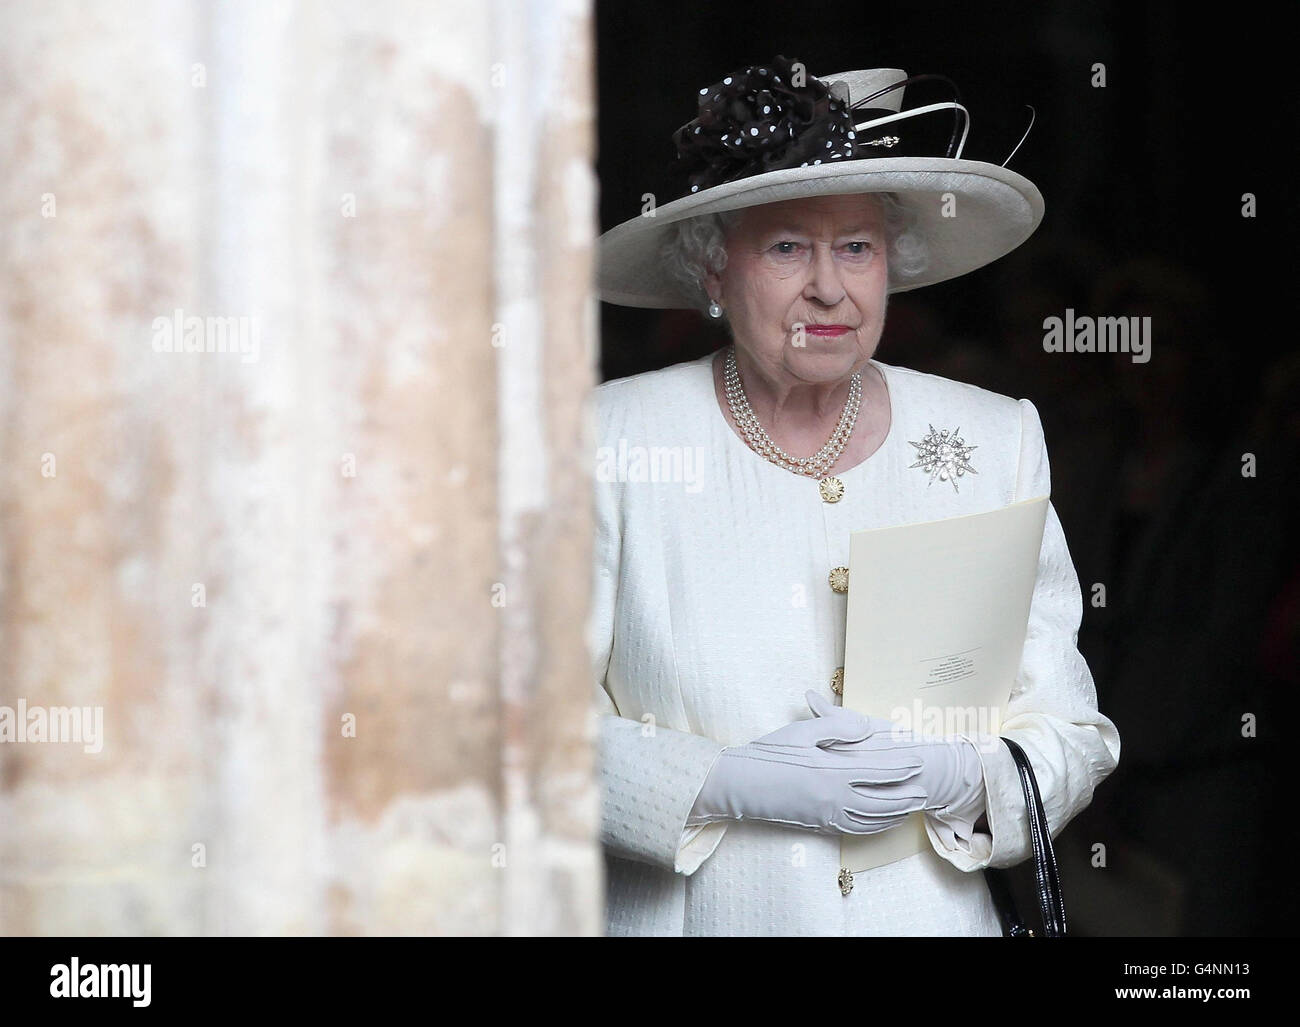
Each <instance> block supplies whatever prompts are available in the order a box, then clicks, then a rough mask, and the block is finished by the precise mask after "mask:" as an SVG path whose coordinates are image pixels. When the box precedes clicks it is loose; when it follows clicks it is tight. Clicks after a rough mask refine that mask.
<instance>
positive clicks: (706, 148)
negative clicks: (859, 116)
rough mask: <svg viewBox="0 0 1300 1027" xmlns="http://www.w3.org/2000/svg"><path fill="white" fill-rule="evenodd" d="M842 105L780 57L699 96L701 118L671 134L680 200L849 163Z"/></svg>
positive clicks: (847, 121)
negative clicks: (738, 182) (736, 182)
mask: <svg viewBox="0 0 1300 1027" xmlns="http://www.w3.org/2000/svg"><path fill="white" fill-rule="evenodd" d="M855 137H856V132H855V131H854V125H853V117H852V115H850V113H849V108H848V104H847V103H846V102H845V100H844V99H842V98H840V97H836V96H835V95H834V94H832V92H831V90H830V87H829V86H827V85H826V83H825V82H822V81H821V80H820V79H817V78H814V77H813V76H812V75H810V74H808V72H807V71H806V70H804V67H803V65H802V64H800V63H798V62H797V61H791V60H789V59H788V58H785V57H780V56H778V57H777V58H776V59H775V60H773V61H771V62H770V63H768V64H761V65H751V66H750V67H748V68H742V69H740V70H739V71H736V72H733V73H732V74H730V75H728V76H727V77H726V78H724V79H723V80H722V81H721V82H716V83H714V84H713V85H712V86H709V87H708V88H706V89H701V90H700V94H699V114H698V115H697V116H696V118H695V119H694V120H693V121H690V122H688V123H687V124H685V125H683V126H682V127H681V128H679V129H678V130H677V131H676V132H675V133H673V144H674V145H675V146H676V147H677V159H676V160H675V161H674V162H673V164H672V166H671V168H670V172H671V174H672V175H673V176H674V179H675V182H676V183H677V184H678V185H679V188H680V191H681V192H682V193H683V194H690V193H694V192H698V191H700V190H701V189H708V188H710V187H712V186H715V185H719V184H721V183H723V182H730V181H732V180H733V179H737V178H748V177H749V176H750V175H758V174H763V173H764V172H767V171H777V170H779V169H781V168H793V167H799V166H800V165H802V164H821V163H822V162H824V161H831V160H842V159H844V158H845V157H846V156H847V157H852V155H853V152H854V148H855V144H856V138H855Z"/></svg>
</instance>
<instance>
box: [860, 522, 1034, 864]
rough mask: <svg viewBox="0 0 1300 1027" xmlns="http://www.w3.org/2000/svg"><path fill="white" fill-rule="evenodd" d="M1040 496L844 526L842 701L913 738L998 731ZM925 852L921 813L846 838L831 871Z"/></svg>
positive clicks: (1030, 586) (1021, 636) (1020, 626)
mask: <svg viewBox="0 0 1300 1027" xmlns="http://www.w3.org/2000/svg"><path fill="white" fill-rule="evenodd" d="M1047 504H1048V497H1046V496H1043V497H1041V498H1039V499H1027V500H1025V501H1023V502H1020V503H1013V504H1011V505H1010V506H1006V507H1003V508H1001V509H1000V510H992V511H990V512H988V513H982V514H970V515H967V516H962V517H949V518H947V519H945V520H941V521H929V522H926V523H922V524H904V525H900V526H898V527H893V528H879V529H876V530H871V531H857V532H854V533H853V534H852V536H851V538H850V547H849V596H848V615H847V631H846V635H845V645H844V691H843V701H844V705H845V706H846V707H848V708H849V709H853V710H857V711H858V712H860V713H865V714H868V715H869V716H874V717H884V718H886V719H887V720H892V721H896V722H898V723H899V724H901V725H902V726H904V727H905V728H907V729H909V730H911V731H914V732H919V733H922V734H932V735H945V734H964V733H968V732H972V731H978V732H980V733H983V734H991V735H997V734H998V733H999V726H1000V724H1001V722H1002V717H1003V714H1004V713H1005V711H1006V705H1007V701H1008V699H1010V697H1011V689H1012V686H1013V685H1014V684H1015V680H1016V675H1017V673H1018V672H1019V670H1020V659H1021V654H1022V652H1023V650H1024V644H1025V632H1026V629H1027V627H1028V622H1029V606H1030V603H1031V601H1032V600H1033V594H1034V581H1035V578H1036V577H1037V573H1038V554H1039V550H1040V548H1041V547H1042V541H1043V526H1044V523H1045V521H1046V517H1047ZM929 848H931V845H930V841H929V839H928V838H927V836H926V833H925V820H924V814H921V813H914V814H912V815H911V816H910V817H908V819H907V820H906V821H905V822H904V823H902V824H899V825H898V826H897V827H895V828H891V829H890V830H888V831H883V832H881V833H880V834H873V835H844V836H843V838H842V840H841V843H840V856H841V866H843V867H845V868H847V869H848V870H849V871H850V872H853V873H856V872H858V871H862V870H870V869H871V868H872V867H878V866H883V865H884V864H886V863H893V862H895V861H896V860H900V859H904V858H906V857H907V856H912V855H915V854H916V853H918V852H923V851H925V850H926V849H929Z"/></svg>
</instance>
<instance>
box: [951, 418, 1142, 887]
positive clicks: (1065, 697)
mask: <svg viewBox="0 0 1300 1027" xmlns="http://www.w3.org/2000/svg"><path fill="white" fill-rule="evenodd" d="M1019 402H1020V425H1021V440H1020V470H1019V476H1018V479H1017V483H1016V490H1015V500H1016V501H1017V502H1019V501H1021V500H1024V499H1033V498H1036V497H1038V496H1046V495H1050V494H1051V474H1050V470H1049V467H1048V460H1047V446H1046V442H1045V440H1044V438H1043V427H1042V422H1041V421H1040V420H1039V416H1038V411H1037V409H1035V407H1034V405H1033V404H1032V403H1031V402H1030V401H1029V400H1027V399H1022V400H1020V401H1019ZM1082 616H1083V599H1082V593H1081V592H1080V588H1079V576H1078V573H1077V572H1076V571H1075V568H1074V563H1073V561H1072V560H1071V559H1070V551H1069V548H1068V547H1067V546H1066V542H1065V533H1064V532H1063V530H1062V528H1061V522H1060V520H1059V519H1058V518H1057V515H1056V510H1055V509H1054V508H1053V507H1052V506H1051V504H1050V503H1049V504H1048V509H1047V523H1046V526H1045V528H1044V530H1043V545H1042V549H1041V551H1040V555H1039V561H1038V576H1037V579H1036V581H1035V584H1034V595H1033V600H1032V603H1031V605H1030V610H1029V627H1028V632H1027V634H1026V637H1025V649H1024V655H1023V657H1022V658H1021V663H1020V671H1019V673H1018V674H1017V675H1016V681H1015V685H1014V687H1013V689H1012V692H1011V699H1010V702H1009V703H1008V706H1007V711H1006V716H1005V718H1004V720H1003V722H1002V724H1001V730H1000V733H1001V734H1002V735H1004V736H1006V737H1007V738H1010V739H1011V740H1012V741H1015V742H1018V743H1020V745H1021V747H1022V748H1024V750H1025V753H1026V755H1028V757H1029V761H1030V764H1031V765H1032V766H1033V769H1034V776H1035V777H1036V778H1037V779H1038V788H1039V791H1040V793H1041V795H1042V799H1043V808H1044V810H1045V812H1046V814H1047V823H1048V828H1049V830H1050V831H1051V834H1052V837H1053V838H1055V837H1056V835H1057V834H1059V833H1060V831H1061V830H1062V829H1063V828H1064V827H1065V825H1066V824H1068V823H1069V822H1070V820H1071V819H1073V818H1074V817H1075V816H1077V815H1078V814H1079V813H1080V812H1081V811H1082V810H1083V809H1084V808H1086V807H1087V805H1088V804H1089V803H1090V802H1091V801H1092V795H1093V791H1094V789H1096V787H1097V785H1098V784H1099V783H1100V782H1101V781H1102V780H1103V779H1104V778H1106V776H1107V775H1109V774H1110V773H1111V772H1112V771H1113V770H1114V769H1115V767H1116V766H1117V765H1118V763H1119V750H1120V742H1119V732H1118V731H1116V729H1115V725H1114V724H1113V723H1111V721H1110V720H1108V719H1107V718H1106V717H1104V716H1103V715H1102V714H1101V713H1100V712H1099V711H1098V709H1097V690H1096V687H1095V685H1094V682H1093V678H1092V672H1091V671H1090V670H1089V669H1088V664H1087V662H1086V661H1085V660H1084V658H1083V655H1082V654H1081V653H1080V652H1079V649H1078V639H1079V625H1080V623H1081V619H1082ZM967 737H969V738H970V739H971V741H973V742H975V744H976V747H977V748H978V749H979V752H980V762H981V763H982V765H983V768H984V787H985V793H986V794H985V812H986V814H987V817H988V826H989V832H990V833H988V834H985V833H983V832H971V836H970V837H960V836H954V832H953V831H951V830H945V829H944V825H942V824H939V823H937V822H936V821H934V820H933V819H932V818H931V817H929V816H927V817H926V820H925V824H926V832H927V834H928V835H929V837H930V842H931V844H932V845H933V847H934V850H935V851H936V852H937V853H938V854H939V855H940V856H942V857H943V858H944V859H946V860H948V861H949V862H950V863H952V864H953V865H954V866H956V867H957V868H958V869H960V870H965V871H971V870H982V869H984V868H985V867H1008V866H1014V865H1015V864H1017V863H1020V862H1022V861H1024V860H1025V859H1028V858H1030V857H1031V856H1032V855H1033V848H1032V843H1031V842H1030V837H1029V820H1028V816H1027V813H1026V808H1025V798H1024V792H1023V791H1022V790H1021V786H1020V778H1019V775H1018V774H1017V772H1016V765H1015V762H1014V761H1013V760H1012V758H1011V754H1010V752H1008V750H1007V748H1006V746H1005V745H1003V744H1002V742H1001V741H999V739H998V737H997V736H996V735H994V736H985V735H978V734H970V735H968V736H967Z"/></svg>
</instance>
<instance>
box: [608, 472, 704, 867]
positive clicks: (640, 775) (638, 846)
mask: <svg viewBox="0 0 1300 1027" xmlns="http://www.w3.org/2000/svg"><path fill="white" fill-rule="evenodd" d="M618 488H619V486H614V485H610V484H606V483H601V482H597V483H596V485H595V490H596V524H595V553H594V565H595V566H594V573H593V578H594V581H593V587H592V607H591V613H590V617H589V620H588V623H587V633H588V650H589V652H590V654H591V660H592V678H593V681H594V683H595V716H596V718H597V766H598V777H599V781H600V790H601V800H600V838H601V843H602V844H603V845H604V846H605V847H606V848H607V849H608V850H609V851H610V852H611V853H612V854H613V855H615V856H620V857H622V858H624V859H630V860H635V861H637V862H641V863H649V864H651V865H652V866H657V867H661V868H664V869H667V870H672V871H675V872H676V873H680V874H687V875H689V874H693V873H694V872H695V871H696V870H697V869H699V867H700V864H701V863H703V862H704V860H706V859H707V858H708V857H709V856H711V855H712V854H713V851H714V850H715V849H716V848H717V847H718V843H719V842H721V841H722V836H723V835H724V834H725V833H726V831H727V824H726V822H725V821H724V822H714V823H711V824H702V825H695V826H691V827H688V826H687V825H686V819H687V817H688V816H689V815H690V813H691V809H692V807H693V806H694V805H695V799H696V797H697V796H698V795H699V792H700V789H701V788H702V787H703V786H704V779H705V778H706V777H707V776H708V773H709V771H710V769H711V768H712V767H713V763H714V761H715V760H716V759H717V758H718V756H719V755H720V754H721V752H722V750H723V748H724V746H723V745H722V744H721V743H719V742H716V741H714V740H713V739H711V738H706V737H704V736H702V735H696V734H691V733H690V732H686V731H675V730H673V729H671V728H667V727H664V726H662V725H659V724H655V723H652V722H649V721H646V722H642V721H641V720H635V719H630V718H627V717H623V716H621V715H620V713H619V709H618V705H617V704H616V703H615V701H614V698H613V696H612V695H611V694H610V690H609V688H608V686H607V684H606V676H607V674H608V670H609V664H610V657H611V654H612V652H613V645H614V623H615V613H616V610H617V607H618V602H619V593H620V586H621V576H620V552H621V549H622V540H621V530H620V526H619V516H618V510H617V503H618V498H619V493H618V491H617V490H618Z"/></svg>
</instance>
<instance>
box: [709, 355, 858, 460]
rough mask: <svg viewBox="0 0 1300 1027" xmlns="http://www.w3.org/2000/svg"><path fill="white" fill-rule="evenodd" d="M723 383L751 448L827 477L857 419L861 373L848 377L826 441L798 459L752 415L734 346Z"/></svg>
mask: <svg viewBox="0 0 1300 1027" xmlns="http://www.w3.org/2000/svg"><path fill="white" fill-rule="evenodd" d="M724 385H725V391H726V395H727V406H728V407H729V408H730V409H731V416H732V418H733V419H734V420H735V422H736V427H738V428H739V429H740V433H741V435H742V436H743V437H744V439H745V442H746V443H747V444H748V445H749V447H750V449H752V450H754V452H756V453H757V454H758V455H759V456H761V457H763V458H765V459H767V460H770V461H771V462H772V463H774V464H776V465H777V466H778V467H784V468H785V469H786V470H787V471H793V472H794V473H795V474H806V475H808V477H810V478H824V477H826V475H827V474H828V473H830V469H831V468H832V467H834V466H835V461H837V460H838V459H839V458H840V454H841V453H843V452H844V447H845V446H847V445H848V444H849V438H850V437H851V436H852V435H853V428H854V426H855V425H856V424H857V423H858V407H859V406H860V405H861V402H862V374H861V373H860V372H856V371H855V372H854V374H853V376H852V377H851V378H850V379H849V395H848V399H846V400H845V401H844V410H843V412H842V413H841V414H840V421H839V424H837V425H836V426H835V431H834V432H833V433H832V434H831V437H830V438H829V439H828V440H827V442H826V445H824V446H822V448H821V449H819V450H818V451H817V452H816V453H814V454H813V455H812V456H806V457H803V458H802V459H800V458H797V457H793V456H791V455H790V454H789V453H787V452H786V451H785V450H784V449H782V448H781V447H780V446H778V445H777V444H776V443H775V442H773V441H772V439H771V437H770V436H769V435H768V434H767V432H766V431H765V430H764V429H763V426H762V425H761V424H760V423H759V420H758V418H757V417H756V416H755V415H754V411H753V410H752V409H751V408H750V405H749V399H748V398H747V397H746V395H745V387H744V386H743V385H742V384H741V382H740V367H739V366H738V365H737V364H736V347H735V346H732V347H731V348H730V349H729V350H728V351H727V366H726V370H725V373H724Z"/></svg>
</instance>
